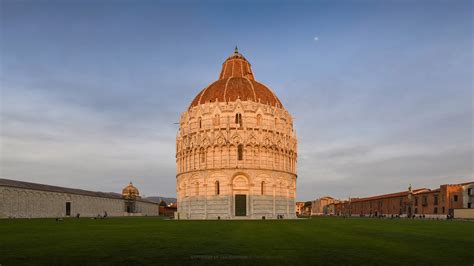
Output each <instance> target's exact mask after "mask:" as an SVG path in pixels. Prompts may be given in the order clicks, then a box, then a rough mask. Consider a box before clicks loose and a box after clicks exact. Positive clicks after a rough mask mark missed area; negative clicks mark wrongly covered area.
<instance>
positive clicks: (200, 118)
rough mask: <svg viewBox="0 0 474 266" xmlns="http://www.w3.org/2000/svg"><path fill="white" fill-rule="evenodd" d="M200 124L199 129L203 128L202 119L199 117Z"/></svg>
mask: <svg viewBox="0 0 474 266" xmlns="http://www.w3.org/2000/svg"><path fill="white" fill-rule="evenodd" d="M198 123H199V128H202V119H201V118H200V117H199V120H198Z"/></svg>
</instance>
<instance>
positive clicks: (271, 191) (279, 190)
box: [176, 48, 297, 219]
mask: <svg viewBox="0 0 474 266" xmlns="http://www.w3.org/2000/svg"><path fill="white" fill-rule="evenodd" d="M296 162H297V140H296V132H295V130H294V129H293V118H292V116H291V115H290V113H289V112H288V111H287V110H286V109H285V107H284V106H283V104H282V103H281V101H280V100H279V99H278V97H277V96H276V95H275V93H274V92H273V91H272V90H271V89H270V88H268V87H267V86H265V85H264V84H262V83H260V82H258V81H256V80H255V78H254V74H253V72H252V69H251V65H250V63H249V62H248V61H247V59H246V58H245V57H244V56H243V55H242V54H241V53H239V52H238V50H237V48H236V49H235V51H234V53H233V54H232V55H231V56H229V57H228V58H227V59H226V60H225V61H224V63H223V64H222V70H221V72H220V75H219V79H218V80H216V81H214V82H212V83H211V84H210V85H209V86H207V87H206V88H204V89H203V90H202V91H201V92H199V93H198V94H197V95H196V97H195V98H194V99H193V100H192V102H191V104H190V105H189V107H188V108H187V110H186V111H184V112H183V113H181V116H180V119H179V130H178V133H177V136H176V170H177V175H176V190H177V191H176V193H177V200H178V204H177V205H178V211H177V213H176V216H177V217H176V218H178V219H288V218H294V217H295V195H296V178H297V174H296Z"/></svg>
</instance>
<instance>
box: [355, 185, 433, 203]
mask: <svg viewBox="0 0 474 266" xmlns="http://www.w3.org/2000/svg"><path fill="white" fill-rule="evenodd" d="M424 191H430V190H429V189H427V188H419V189H414V190H413V194H417V193H420V192H424ZM404 196H408V191H401V192H395V193H390V194H384V195H378V196H373V197H366V198H352V199H351V202H360V201H369V200H377V199H386V198H396V197H404Z"/></svg>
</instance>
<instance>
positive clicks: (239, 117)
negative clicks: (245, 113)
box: [235, 113, 242, 127]
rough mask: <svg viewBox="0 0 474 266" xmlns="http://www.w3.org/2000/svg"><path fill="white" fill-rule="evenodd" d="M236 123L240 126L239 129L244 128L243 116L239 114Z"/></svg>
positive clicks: (236, 115)
mask: <svg viewBox="0 0 474 266" xmlns="http://www.w3.org/2000/svg"><path fill="white" fill-rule="evenodd" d="M235 123H236V124H238V125H239V127H241V126H242V114H241V113H237V114H235Z"/></svg>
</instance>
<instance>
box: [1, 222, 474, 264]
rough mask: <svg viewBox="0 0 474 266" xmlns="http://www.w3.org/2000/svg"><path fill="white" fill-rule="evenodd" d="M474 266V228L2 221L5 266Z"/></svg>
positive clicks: (461, 225)
mask: <svg viewBox="0 0 474 266" xmlns="http://www.w3.org/2000/svg"><path fill="white" fill-rule="evenodd" d="M158 263H161V264H181V265H182V264H184V263H193V264H245V265H249V264H271V265H275V264H311V265H316V264H325V265H327V264H343V265H348V264H364V265H367V264H384V265H385V264H397V265H400V264H403V265H406V264H410V265H415V264H416V265H423V264H424V265H433V264H437V265H469V266H472V265H473V264H474V222H463V221H431V220H426V221H420V220H378V219H370V218H365V219H358V218H352V219H342V218H316V219H299V220H276V221H272V220H266V221H169V220H161V219H158V218H151V217H143V218H138V217H133V218H111V219H105V220H91V219H87V218H81V219H79V220H76V219H66V220H64V221H63V222H56V221H55V220H54V219H32V220H27V219H16V220H0V265H1V266H6V265H18V264H44V265H56V264H81V265H84V264H107V265H117V264H121V265H131V264H133V265H137V264H138V265H140V264H158Z"/></svg>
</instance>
